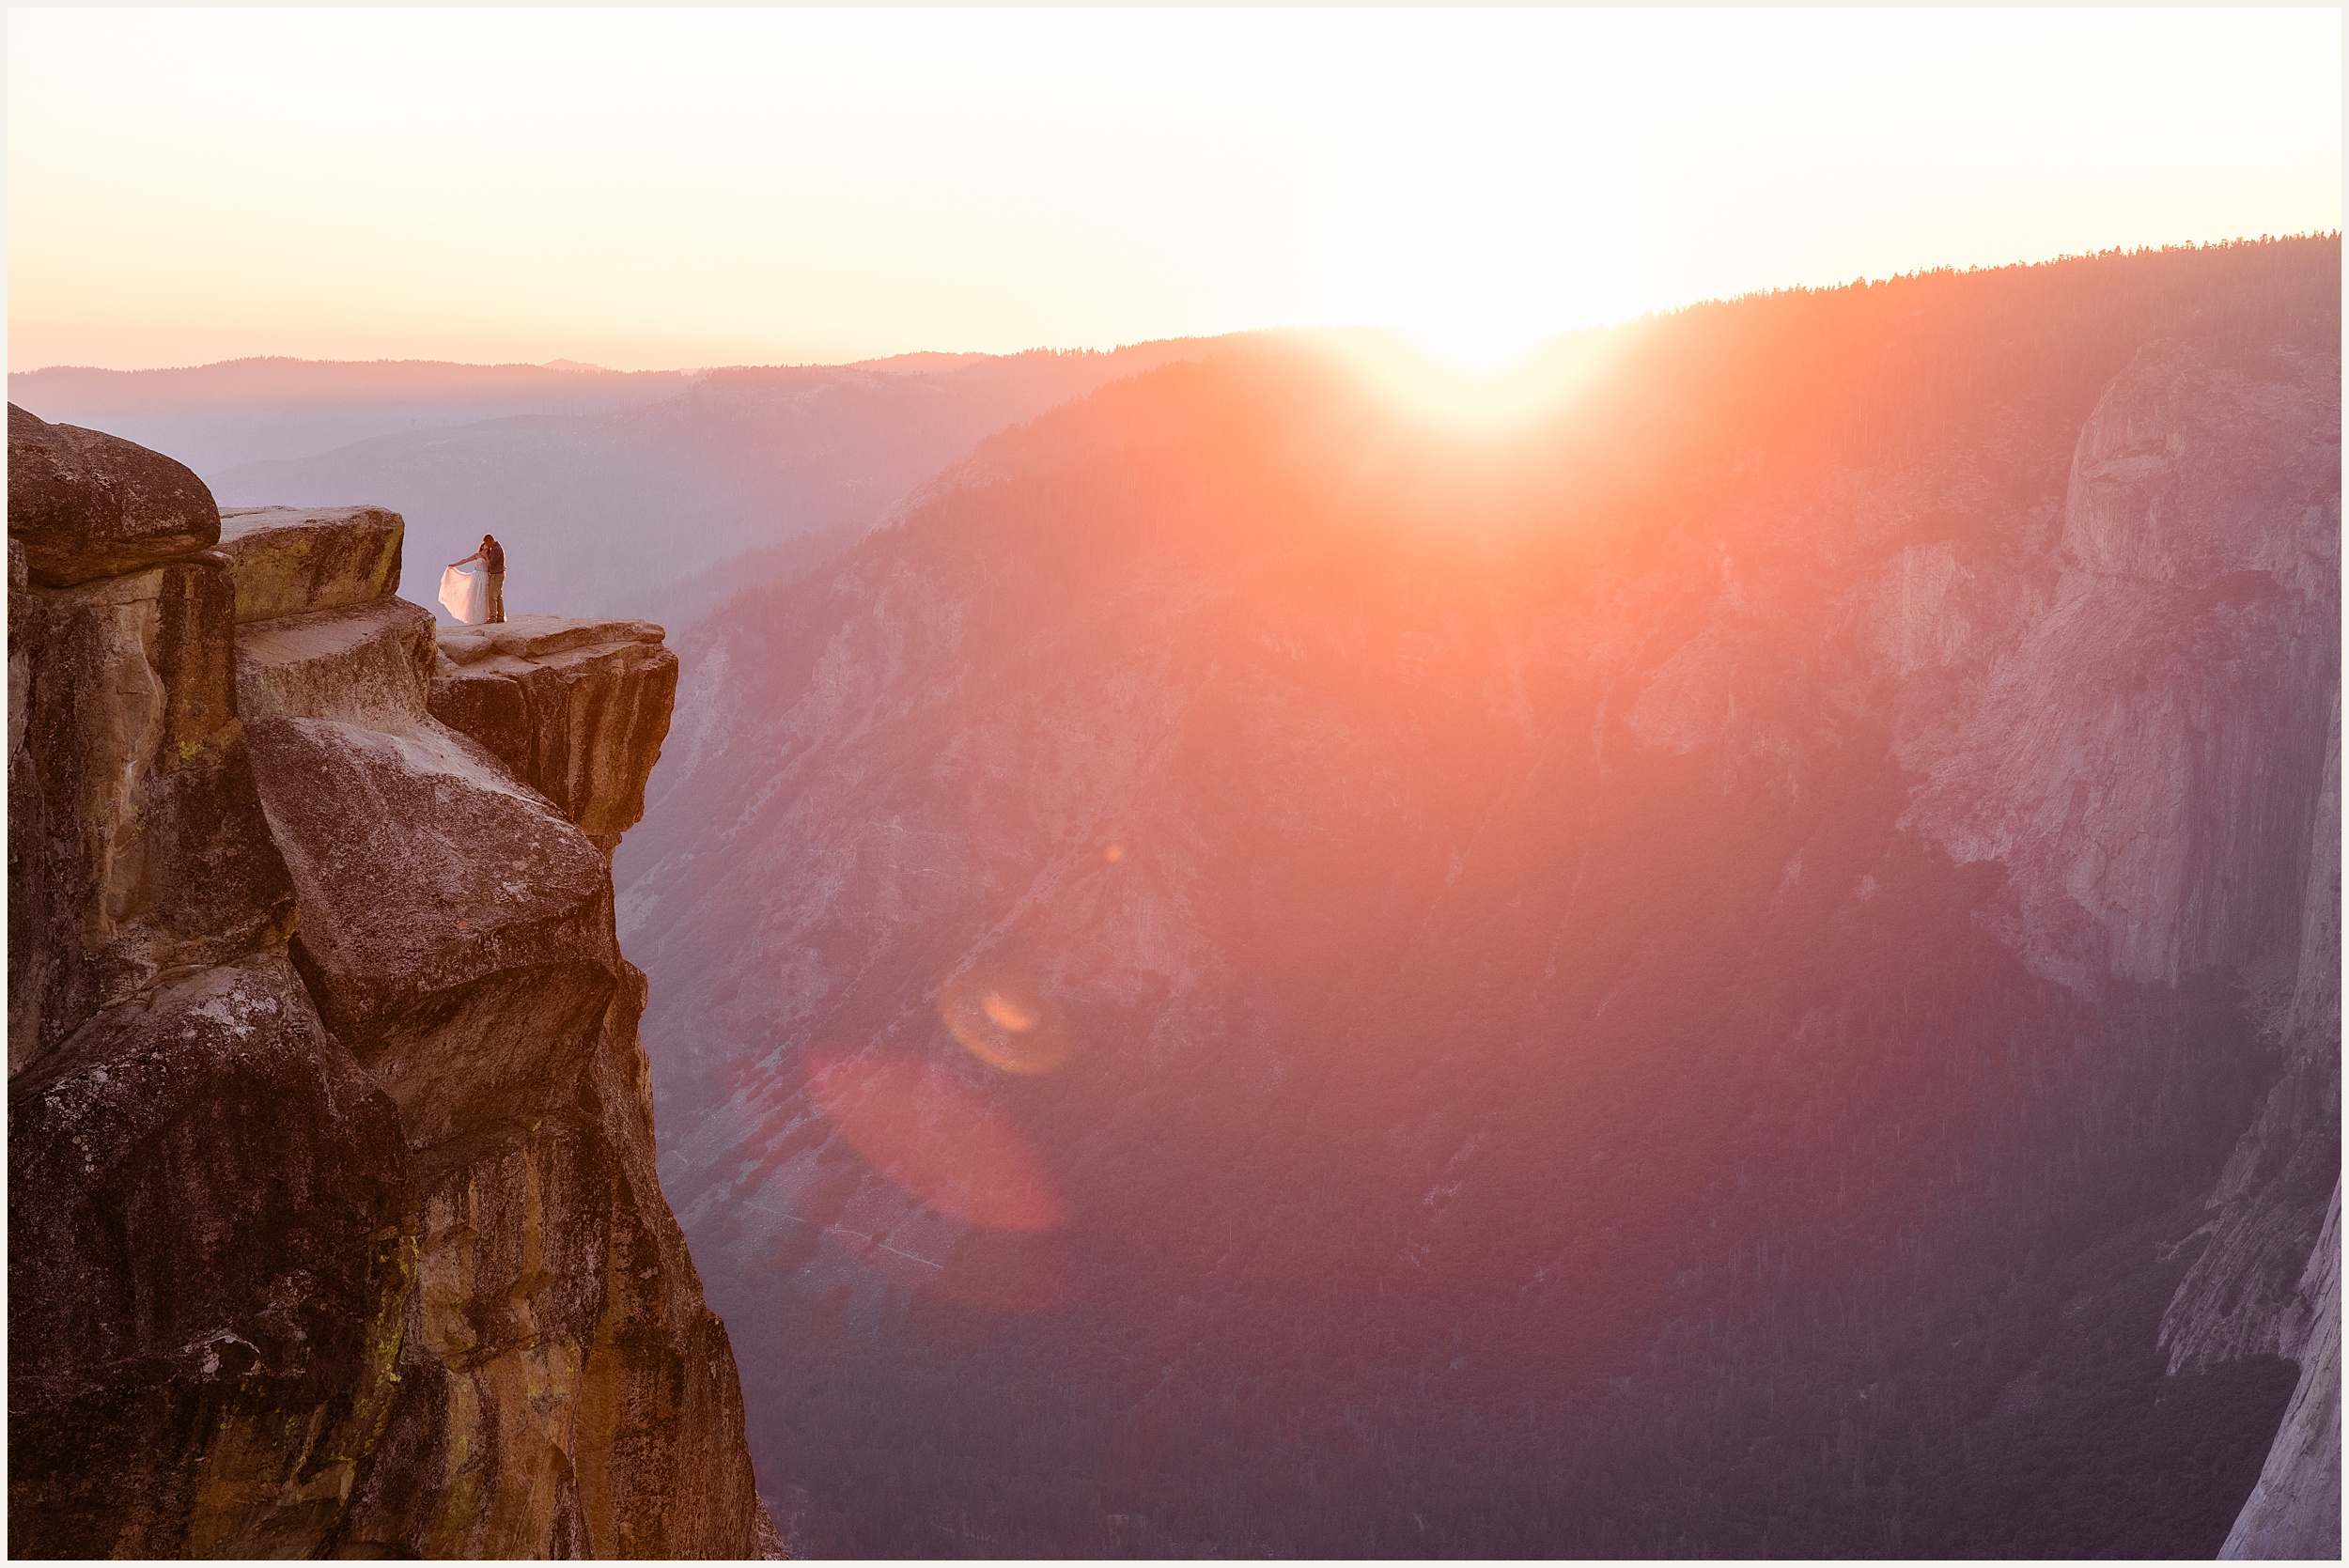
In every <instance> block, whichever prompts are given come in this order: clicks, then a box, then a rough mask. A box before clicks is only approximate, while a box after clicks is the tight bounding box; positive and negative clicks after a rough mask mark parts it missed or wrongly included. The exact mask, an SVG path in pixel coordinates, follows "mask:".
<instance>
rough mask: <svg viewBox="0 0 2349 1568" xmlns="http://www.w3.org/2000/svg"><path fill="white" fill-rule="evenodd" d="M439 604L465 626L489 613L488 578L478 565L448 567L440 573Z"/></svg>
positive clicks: (478, 622) (478, 621)
mask: <svg viewBox="0 0 2349 1568" xmlns="http://www.w3.org/2000/svg"><path fill="white" fill-rule="evenodd" d="M441 604H442V606H443V608H445V609H446V610H447V611H448V613H450V614H451V615H453V616H455V617H456V618H457V619H458V620H460V621H462V622H464V623H465V625H467V626H479V625H480V624H481V620H482V617H483V616H485V615H487V614H488V613H490V578H489V574H488V573H487V572H485V571H483V570H482V569H481V567H479V566H478V565H469V566H462V567H449V568H447V569H446V570H445V571H443V572H442V573H441Z"/></svg>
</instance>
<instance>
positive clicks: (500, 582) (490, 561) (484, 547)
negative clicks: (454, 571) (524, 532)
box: [449, 534, 506, 625]
mask: <svg viewBox="0 0 2349 1568" xmlns="http://www.w3.org/2000/svg"><path fill="white" fill-rule="evenodd" d="M466 561H478V562H480V563H481V565H482V567H483V568H484V569H485V570H487V571H488V572H489V574H490V595H489V603H488V605H487V606H486V608H487V610H488V612H489V613H487V614H485V615H483V616H482V622H483V624H484V625H487V624H489V623H490V622H492V621H502V620H504V619H506V547H505V546H504V545H502V544H500V543H498V542H497V537H496V536H494V535H490V534H484V535H482V536H481V548H480V549H479V550H476V551H474V552H473V553H472V554H471V555H468V556H466V557H465V560H464V561H451V562H450V563H449V565H450V566H452V567H461V566H463V565H464V564H465V562H466Z"/></svg>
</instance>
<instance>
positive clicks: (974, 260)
mask: <svg viewBox="0 0 2349 1568" xmlns="http://www.w3.org/2000/svg"><path fill="white" fill-rule="evenodd" d="M2340 223H2341V32H2340V18H2339V15H2338V13H2337V12H2334V11H2331V10H2317V9H2307V10H2271V11H2248V10H2208V11H2201V10H2179V9H2163V10H2145V11H2128V10H2116V9H2098V10H2080V11H2063V12H2050V11H1985V10H1951V11H1928V10H1892V11H1853V10H1817V11H1797V12H1776V11H1762V10H1709V11H1678V12H1675V11H1664V10H1625V11H1598V10H1567V11H1558V10H1550V11H1537V10H1501V11H1458V10H1454V11H1399V10H1374V11H1339V10H1304V11H1277V12H1276V11H1230V10H1182V11H1140V10H1044V11H1024V12H989V11H978V10H950V11H909V10H852V11H820V10H765V11H760V10H697V11H687V10H610V9H601V10H550V9H537V10H507V11H481V10H372V11H363V10H283V9H280V10H242V11H203V10H185V9H144V10H119V11H100V10H81V9H53V10H42V9H23V8H13V9H11V10H10V11H9V13H8V365H9V367H10V368H11V369H16V370H23V369H30V368H33V367H36V366H39V365H56V364H82V365H112V366H117V367H123V368H132V367H138V366H146V365H190V364H198V363H203V362H207V361H211V360H218V359H227V358H234V357H238V356H241V355H247V354H291V355H300V356H303V357H308V358H350V359H373V358H437V359H455V360H471V361H516V360H520V361H530V362H539V361H545V360H549V359H554V358H569V359H577V360H587V361H592V362H595V363H597V364H601V365H614V366H619V367H623V368H651V367H673V366H687V365H723V364H743V363H753V364H772V363H804V362H818V361H839V360H848V359H857V358H863V357H867V356H873V355H879V354H887V353H895V352H902V351H907V350H912V349H963V350H969V349H981V350H988V351H998V352H1000V351H1009V350H1016V349H1025V348H1032V347H1038V346H1047V347H1055V348H1077V347H1109V346H1112V345H1115V344H1118V343H1128V342H1139V341H1143V340H1146V339H1151V338H1160V337H1171V336H1178V335H1183V334H1214V333H1224V332H1231V331H1236V330H1240V329H1245V328H1252V327H1272V326H1329V325H1356V324H1361V325H1374V326H1385V327H1389V328H1392V329H1395V330H1398V331H1400V332H1402V333H1404V334H1407V335H1408V336H1411V337H1412V338H1414V339H1416V340H1417V341H1419V342H1420V343H1422V344H1423V345H1424V346H1426V347H1429V348H1431V349H1436V350H1437V351H1439V352H1442V353H1447V354H1449V355H1451V356H1453V357H1455V358H1456V359H1459V360H1461V361H1463V362H1466V363H1479V362H1482V363H1499V362H1501V361H1503V360H1505V359H1507V358H1508V357H1510V356H1511V355H1513V354H1515V353H1517V352H1518V351H1520V350H1522V349H1525V348H1527V347H1529V346H1530V345H1532V343H1534V342H1536V341H1539V340H1541V339H1543V338H1546V337H1548V336H1550V335H1553V334H1558V333H1561V332H1564V331H1567V330H1571V329H1573V328H1576V327H1580V326H1588V325H1595V324H1598V323H1602V322H1606V321H1611V320H1620V319H1625V318H1630V317H1633V316H1637V315H1638V314H1640V313H1641V312H1642V311H1645V310H1651V309H1664V308H1670V307H1672V306H1674V305H1679V304H1684V303H1689V302H1691V301H1694V300H1698V299H1703V298H1708V297H1719V296H1724V295H1731V294H1735V293H1740V292H1744V291H1747V290H1750V289H1755V288H1765V287H1779V286H1784V285H1790V284H1836V283H1843V282H1848V281H1850V280H1851V279H1853V278H1855V277H1859V276H1870V277H1882V276H1887V275H1890V274H1891V273H1895V272H1907V271H1913V270H1915V269H1919V268H1923V267H1932V266H1942V265H1958V266H1964V265H1968V264H1981V265H1989V264H1998V263H2003V262H2010V261H2018V260H2037V259H2044V258H2046V257H2048V256H2056V255H2061V254H2064V253H2069V252H2079V251H2090V250H2097V249H2102V248H2105V247H2108V246H2113V245H2123V246H2134V245H2140V244H2162V243H2176V242H2180V241H2212V240H2221V239H2229V238H2235V237H2241V236H2247V235H2257V234H2260V233H2263V232H2264V233H2278V234H2281V233H2297V232H2306V231H2310V230H2319V229H2334V228H2338V227H2339V226H2340Z"/></svg>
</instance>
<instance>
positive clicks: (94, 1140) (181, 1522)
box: [8, 407, 774, 1557]
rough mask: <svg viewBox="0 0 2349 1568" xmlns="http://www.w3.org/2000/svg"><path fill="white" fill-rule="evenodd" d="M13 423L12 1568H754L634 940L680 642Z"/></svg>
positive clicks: (741, 1481)
mask: <svg viewBox="0 0 2349 1568" xmlns="http://www.w3.org/2000/svg"><path fill="white" fill-rule="evenodd" d="M8 434H9V465H8V466H9V543H8V548H9V613H8V675H9V694H10V704H9V720H10V723H9V736H8V745H9V756H8V812H9V826H10V832H9V862H8V891H9V899H8V910H9V931H8V936H9V943H8V998H9V1009H8V1014H9V1017H8V1021H9V1061H8V1069H9V1138H8V1154H9V1174H10V1182H9V1220H10V1243H11V1245H10V1249H9V1281H8V1299H9V1351H10V1356H9V1383H8V1421H9V1439H10V1441H9V1468H8V1496H9V1511H8V1513H9V1547H10V1550H11V1552H12V1554H14V1555H18V1556H35V1557H52V1556H67V1557H102V1556H179V1555H197V1556H314V1555H330V1556H332V1555H343V1556H401V1555H423V1556H443V1557H448V1556H454V1557H477V1556H653V1557H745V1556H755V1555H760V1554H761V1553H762V1550H764V1549H770V1548H771V1547H772V1546H773V1545H774V1543H773V1536H772V1530H771V1528H770V1526H769V1525H768V1523H767V1520H766V1516H765V1513H764V1511H763V1509H762V1508H761V1506H760V1504H759V1502H758V1498H757V1495H756V1491H755V1488H754V1483H753V1478H752V1471H751V1464H750V1458H749V1454H748V1452H747V1451H746V1449H745V1447H744V1444H743V1439H742V1409H741V1401H740V1394H739V1388H738V1384H737V1378H736V1373H735V1367H734V1361H733V1355H732V1351H731V1348H730V1345H729V1343H728V1339H727V1335H726V1330H725V1327H724V1326H723V1323H721V1322H720V1320H719V1319H718V1318H717V1317H716V1316H714V1315H713V1314H712V1313H711V1312H709V1311H708V1308H707V1307H706V1306H705V1305H704V1304H703V1299H702V1293H701V1284H700V1281H699V1279H698V1277H697V1276H696V1274H695V1271H694V1266H693V1263H692V1258H691V1257H690V1256H689V1255H688V1253H687V1251H686V1247H685V1242H684V1238H683V1236H682V1234H680V1233H679V1231H678V1229H677V1223H676V1221H675V1219H673V1218H672V1216H671V1214H670V1212H669V1209H668V1206H667V1204H666V1203H665V1202H664V1201H663V1199H662V1196H661V1188H660V1186H659V1183H658V1181H657V1180H656V1179H655V1177H654V1174H653V1150H652V1141H653V1138H652V1110H651V1099H650V1092H649V1088H648V1077H647V1064H646V1056H645V1052H644V1048H643V1046H642V1044H641V1041H640V1039H639V1036H638V1033H637V1027H636V1025H637V1019H638V1017H639V1016H640V1015H641V1013H642V1012H643V1009H644V1006H645V1000H646V988H645V982H644V977H643V975H642V974H641V973H639V972H638V971H637V970H635V969H634V968H633V967H632V966H631V965H630V964H629V963H628V961H627V960H626V959H625V958H624V957H623V956H622V955H621V954H620V950H619V947H618V943H617V941H616V939H615V938H614V930H613V918H612V908H613V899H612V885H611V879H610V874H609V870H608V865H609V855H610V851H611V848H612V846H614V844H616V843H617V841H618V837H619V835H620V834H621V833H622V832H623V831H626V830H627V829H628V828H629V827H630V826H631V825H632V824H633V823H634V821H635V820H636V817H637V815H639V814H640V812H641V809H642V798H643V789H644V783H645V779H646V775H647V774H648V772H649V770H650V769H651V767H652V765H653V762H654V759H655V758H656V756H657V755H658V753H659V751H660V747H661V740H662V737H663V735H664V733H665V731H666V728H667V720H668V710H669V705H670V698H671V694H672V692H673V691H674V689H675V679H676V660H675V659H674V657H673V656H671V655H670V654H668V652H667V651H666V650H665V649H664V648H662V647H661V633H660V630H659V629H658V628H654V627H650V626H646V625H644V624H642V623H633V622H616V623H615V622H573V621H552V620H546V619H540V620H535V621H531V622H528V623H515V624H514V625H511V626H508V627H504V628H497V629H482V630H481V631H478V632H474V633H472V634H469V635H466V636H457V637H452V638H450V639H449V640H448V641H447V643H446V644H443V643H442V642H441V641H440V640H439V639H437V638H436V636H435V632H434V628H433V621H432V617H431V616H430V615H429V614H428V613H427V612H425V611H423V610H421V609H419V608H418V607H416V606H414V605H412V604H409V603H407V602H405V601H403V600H401V599H398V598H393V597H391V595H392V592H393V590H394V588H396V586H397V582H398V575H399V559H400V545H401V538H402V534H403V527H402V524H401V521H400V520H399V518H397V516H395V515H393V514H391V513H389V512H385V511H382V510H380V509H376V508H370V507H354V508H345V509H340V510H333V511H295V510H289V509H285V508H274V509H263V510H258V511H241V512H231V513H228V514H226V516H225V517H224V516H223V515H222V514H221V513H219V512H218V511H217V509H216V508H215V507H214V505H213V503H212V499H211V496H210V492H209V491H208V490H207V489H206V488H205V487H204V485H203V484H202V483H201V482H200V481H199V480H197V479H196V477H195V476H194V474H191V473H189V472H188V471H187V470H186V469H185V468H183V467H181V466H180V465H179V464H177V463H174V462H172V461H170V460H169V459H168V458H163V457H161V456H160V455H158V454H156V453H153V452H149V451H148V450H146V449H144V448H142V447H138V446H135V445H133V444H132V443H130V442H124V441H120V440H117V439H116V438H113V437H109V436H105V435H102V434H100V433H98V432H95V431H89V430H82V429H77V428H74V427H70V426H53V425H48V424H45V423H43V422H42V421H40V420H39V419H36V418H34V417H32V416H31V415H29V414H27V413H25V412H24V411H22V410H20V409H17V408H14V407H11V408H10V410H9V429H8Z"/></svg>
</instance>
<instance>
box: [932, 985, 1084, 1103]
mask: <svg viewBox="0 0 2349 1568" xmlns="http://www.w3.org/2000/svg"><path fill="white" fill-rule="evenodd" d="M938 1016H939V1017H940V1018H941V1020H943V1021H944V1023H945V1025H946V1032H948V1033H950V1034H952V1035H953V1036H954V1037H955V1039H956V1041H957V1043H958V1044H960V1045H961V1047H962V1048H963V1049H965V1050H967V1051H969V1052H970V1053H971V1054H972V1055H973V1056H975V1057H977V1058H978V1059H979V1060H980V1061H982V1062H984V1063H987V1064H988V1066H990V1067H1000V1068H1002V1069H1003V1071H1004V1072H1007V1073H1018V1074H1019V1075H1020V1076H1021V1077H1023V1078H1033V1077H1034V1076H1036V1075H1037V1074H1039V1073H1049V1072H1050V1071H1051V1070H1052V1069H1053V1068H1055V1067H1057V1066H1059V1065H1060V1064H1061V1063H1064V1062H1066V1061H1067V1060H1068V1032H1067V1031H1066V1030H1065V1029H1063V1028H1062V1027H1061V1020H1060V1010H1059V1009H1058V1008H1056V1007H1054V1006H1053V1005H1052V1004H1051V1001H1050V999H1049V998H1048V997H1046V996H1045V995H1044V993H1043V992H1042V991H1040V990H1038V989H1037V988H1036V987H1035V986H1033V985H1031V984H1030V983H1029V982H1028V981H1027V980H1026V979H1025V978H1023V977H1022V976H1020V975H1019V974H1016V973H1014V972H1012V971H1011V970H1008V969H1006V968H1004V967H1003V966H1002V965H999V964H973V965H972V966H971V967H970V968H969V969H966V970H962V971H961V972H960V973H958V974H957V975H956V976H955V977H954V978H953V979H951V980H949V981H947V982H946V984H945V985H943V986H941V987H939V992H938Z"/></svg>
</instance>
